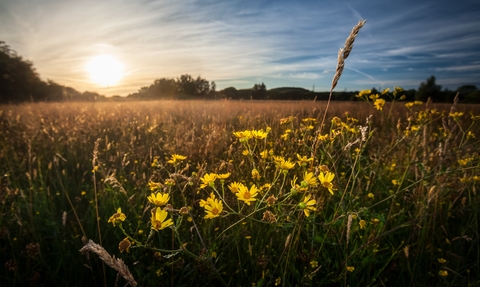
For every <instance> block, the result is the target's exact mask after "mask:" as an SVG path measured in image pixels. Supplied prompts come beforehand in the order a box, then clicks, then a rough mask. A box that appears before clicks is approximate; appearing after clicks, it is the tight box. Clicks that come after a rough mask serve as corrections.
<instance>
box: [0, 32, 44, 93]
mask: <svg viewBox="0 0 480 287" xmlns="http://www.w3.org/2000/svg"><path fill="white" fill-rule="evenodd" d="M41 86H42V81H41V80H40V77H39V76H38V74H37V72H36V71H35V69H34V68H33V64H32V63H31V62H30V61H26V60H23V59H22V57H20V56H18V55H17V53H16V52H15V51H14V50H12V49H11V48H10V47H9V46H8V45H7V44H5V42H3V41H0V102H22V101H34V100H40V99H39V98H38V97H39V93H38V90H39V89H40V88H41Z"/></svg>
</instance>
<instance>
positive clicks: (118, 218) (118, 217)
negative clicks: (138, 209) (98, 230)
mask: <svg viewBox="0 0 480 287" xmlns="http://www.w3.org/2000/svg"><path fill="white" fill-rule="evenodd" d="M126 218H127V217H126V216H125V214H123V213H122V208H121V207H119V208H118V209H117V213H115V214H114V215H112V216H110V218H109V219H108V223H110V222H111V223H112V224H113V226H116V225H117V224H121V223H122V222H123V221H125V219H126Z"/></svg>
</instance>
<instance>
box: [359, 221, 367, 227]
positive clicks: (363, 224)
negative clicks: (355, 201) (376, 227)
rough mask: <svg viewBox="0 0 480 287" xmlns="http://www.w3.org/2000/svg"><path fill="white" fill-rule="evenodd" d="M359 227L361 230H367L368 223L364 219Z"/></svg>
mask: <svg viewBox="0 0 480 287" xmlns="http://www.w3.org/2000/svg"><path fill="white" fill-rule="evenodd" d="M358 225H360V229H365V227H367V222H366V221H365V220H363V219H362V220H360V222H358Z"/></svg>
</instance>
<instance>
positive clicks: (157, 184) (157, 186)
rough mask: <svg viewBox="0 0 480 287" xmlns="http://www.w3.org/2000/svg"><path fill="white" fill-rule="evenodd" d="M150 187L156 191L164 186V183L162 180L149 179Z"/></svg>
mask: <svg viewBox="0 0 480 287" xmlns="http://www.w3.org/2000/svg"><path fill="white" fill-rule="evenodd" d="M148 187H149V188H150V191H155V190H157V189H160V188H162V184H161V183H160V182H154V181H149V182H148Z"/></svg>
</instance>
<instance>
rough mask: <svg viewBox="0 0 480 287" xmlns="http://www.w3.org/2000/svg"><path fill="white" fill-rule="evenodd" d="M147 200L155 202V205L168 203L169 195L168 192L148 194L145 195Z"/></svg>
mask: <svg viewBox="0 0 480 287" xmlns="http://www.w3.org/2000/svg"><path fill="white" fill-rule="evenodd" d="M147 199H148V201H150V202H151V203H153V204H155V205H156V206H163V205H165V204H167V203H168V201H169V200H170V195H169V194H168V193H161V192H159V193H157V194H154V193H152V194H150V195H149V196H148V197H147Z"/></svg>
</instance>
